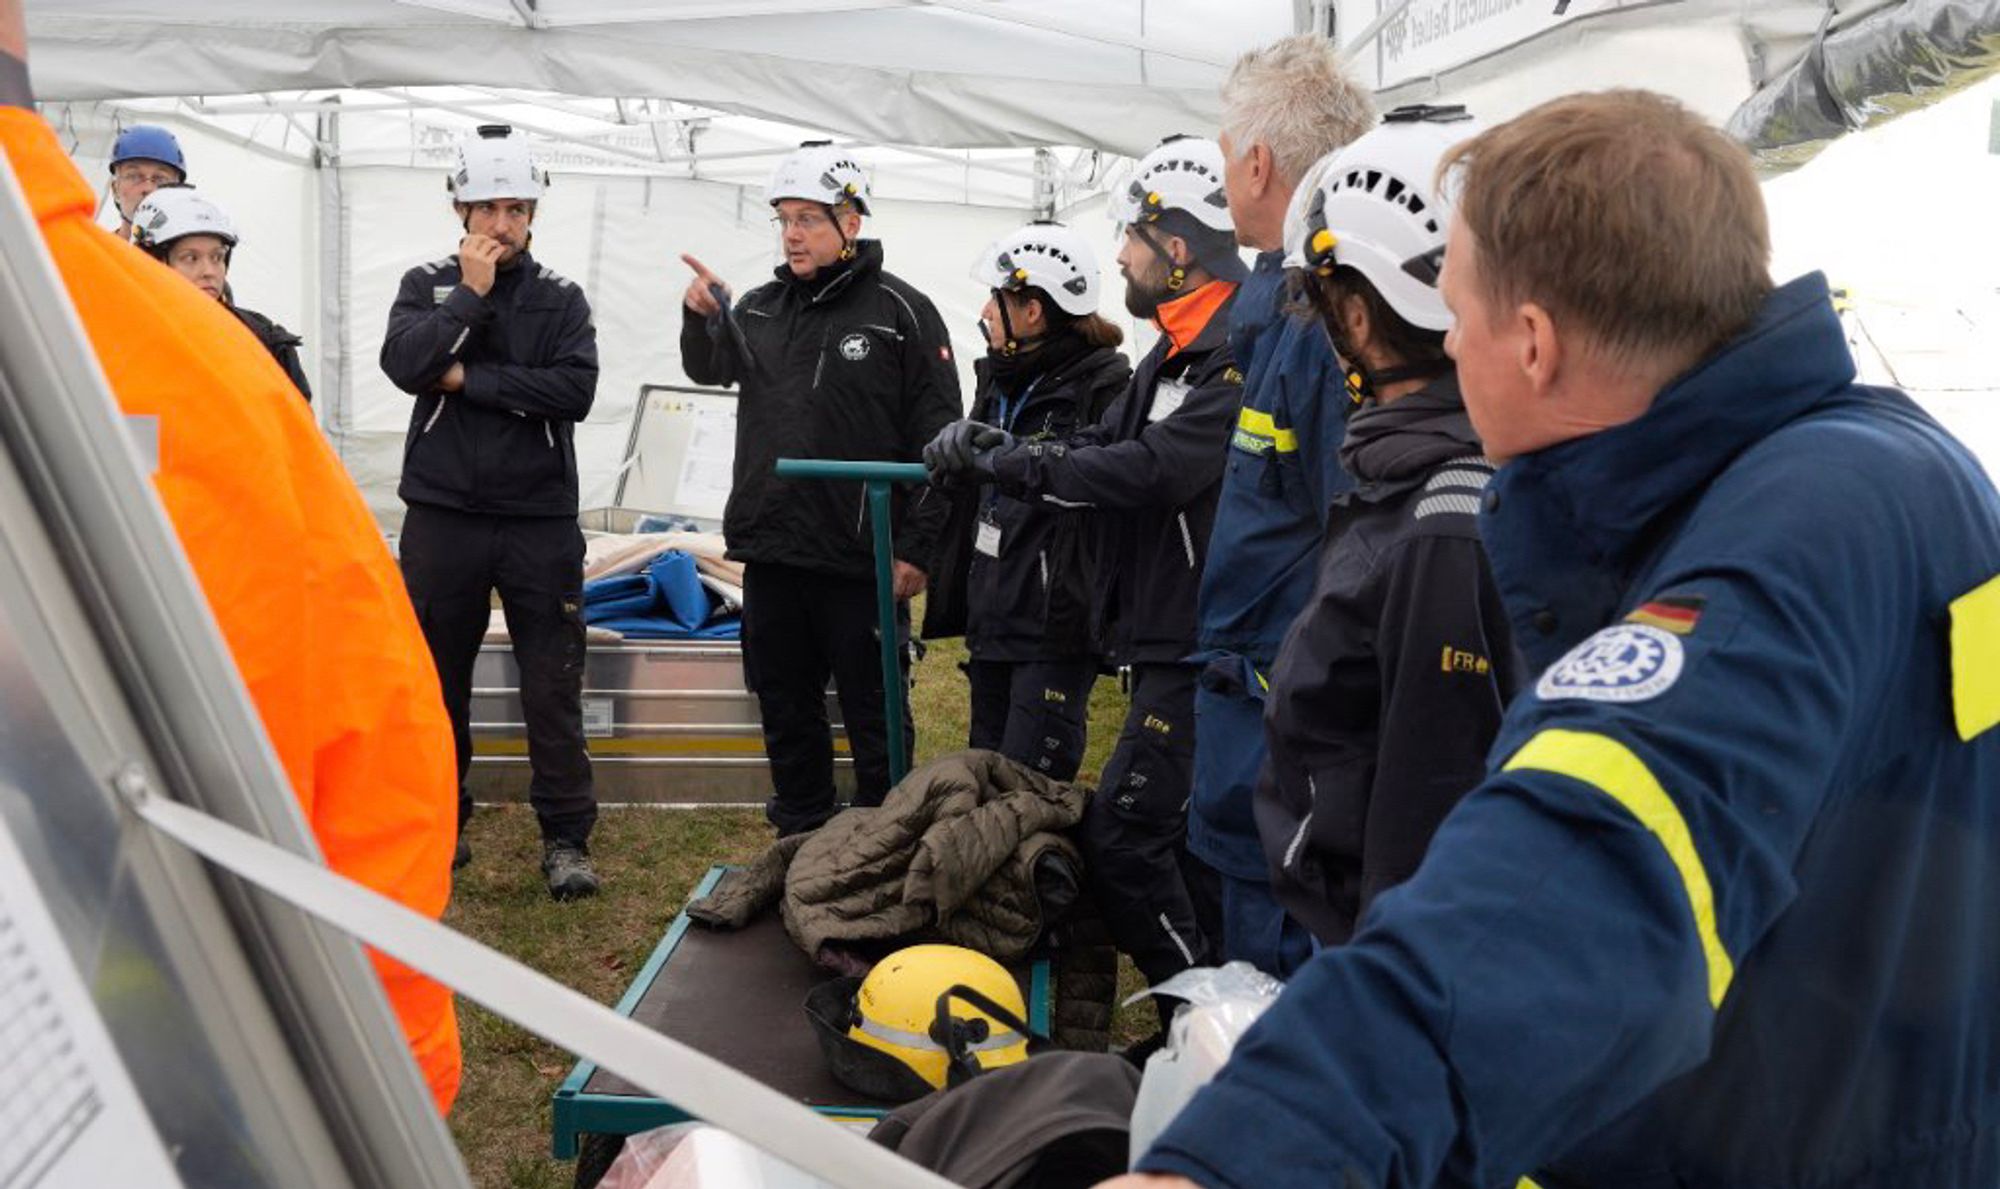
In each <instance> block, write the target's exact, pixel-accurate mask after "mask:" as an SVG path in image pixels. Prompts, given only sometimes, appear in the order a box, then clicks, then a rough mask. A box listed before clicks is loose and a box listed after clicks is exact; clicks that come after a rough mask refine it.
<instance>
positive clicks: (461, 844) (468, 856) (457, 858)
mask: <svg viewBox="0 0 2000 1189" xmlns="http://www.w3.org/2000/svg"><path fill="white" fill-rule="evenodd" d="M470 862H472V848H471V847H470V846H467V845H466V844H465V839H463V838H461V839H459V840H458V848H457V849H456V850H454V851H452V852H451V869H452V870H453V871H456V870H458V869H459V868H461V867H463V866H465V865H466V864H467V863H470Z"/></svg>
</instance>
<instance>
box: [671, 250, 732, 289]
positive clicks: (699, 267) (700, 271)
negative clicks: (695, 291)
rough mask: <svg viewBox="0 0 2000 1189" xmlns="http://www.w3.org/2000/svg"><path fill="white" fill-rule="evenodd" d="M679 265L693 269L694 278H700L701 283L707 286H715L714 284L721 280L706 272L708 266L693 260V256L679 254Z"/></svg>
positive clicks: (683, 253)
mask: <svg viewBox="0 0 2000 1189" xmlns="http://www.w3.org/2000/svg"><path fill="white" fill-rule="evenodd" d="M681 263H683V264H685V265H687V266H688V267H689V268H691V269H693V270H694V275H695V276H697V277H700V278H701V279H702V281H703V282H705V283H707V284H711V285H712V284H716V283H718V282H719V281H720V280H721V279H722V278H720V277H718V276H716V275H715V274H714V273H712V272H710V271H708V266H707V265H705V264H703V263H702V262H701V261H699V260H696V259H695V258H694V257H693V256H690V255H689V254H688V253H686V252H682V253H681Z"/></svg>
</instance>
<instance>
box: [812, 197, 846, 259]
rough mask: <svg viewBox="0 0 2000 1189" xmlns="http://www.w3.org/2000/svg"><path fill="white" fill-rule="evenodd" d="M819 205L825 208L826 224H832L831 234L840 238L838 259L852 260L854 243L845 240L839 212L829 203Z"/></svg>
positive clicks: (844, 229)
mask: <svg viewBox="0 0 2000 1189" xmlns="http://www.w3.org/2000/svg"><path fill="white" fill-rule="evenodd" d="M820 205H821V206H823V207H825V208H826V218H827V222H829V223H832V224H833V233H834V234H835V235H837V236H839V237H840V258H841V259H842V260H852V259H854V241H853V240H851V239H848V238H847V228H845V227H842V226H841V225H840V212H839V211H837V210H835V209H833V204H832V203H830V202H822V203H820Z"/></svg>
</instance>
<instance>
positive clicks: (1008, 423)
mask: <svg viewBox="0 0 2000 1189" xmlns="http://www.w3.org/2000/svg"><path fill="white" fill-rule="evenodd" d="M1041 382H1042V378H1041V377H1040V376H1036V377H1035V378H1034V379H1032V380H1030V381H1028V386H1027V387H1026V388H1023V389H1022V390H1021V395H1019V396H1017V397H1015V398H1014V399H1013V400H1011V401H1010V400H1008V399H1007V394H1006V393H1005V392H1001V391H1000V390H999V389H998V388H997V387H996V388H995V389H994V399H995V402H996V404H997V405H998V406H999V413H1000V428H1001V429H1004V430H1006V431H1007V432H1008V433H1013V432H1014V419H1015V418H1017V417H1019V416H1020V415H1021V413H1022V412H1023V411H1024V410H1026V409H1027V407H1028V398H1029V397H1032V396H1033V395H1035V386H1036V385H1038V384H1040V383H1041Z"/></svg>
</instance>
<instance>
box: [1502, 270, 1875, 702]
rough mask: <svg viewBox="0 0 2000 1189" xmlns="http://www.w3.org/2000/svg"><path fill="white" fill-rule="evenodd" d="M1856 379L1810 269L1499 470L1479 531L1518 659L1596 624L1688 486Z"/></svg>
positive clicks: (1540, 655)
mask: <svg viewBox="0 0 2000 1189" xmlns="http://www.w3.org/2000/svg"><path fill="white" fill-rule="evenodd" d="M1853 381H1854V359H1853V357H1852V356H1851V355H1850V354H1849V353H1848V350H1847V340H1846V336H1845V335H1844V334H1843V333H1842V331H1841V327H1840V319H1839V316H1838V315H1837V314H1835V313H1834V309H1833V301H1832V297H1831V295H1830V294H1829V293H1828V291H1827V286H1826V278H1825V277H1823V276H1822V275H1820V274H1819V273H1811V274H1809V275H1807V276H1804V277H1800V278H1799V279H1797V280H1795V281H1793V282H1791V283H1790V284H1788V285H1785V286H1783V287H1781V288H1779V289H1778V290H1776V291H1775V292H1773V293H1772V294H1771V296H1770V297H1769V298H1767V299H1766V300H1765V303H1764V307H1763V309H1762V310H1761V311H1760V312H1759V314H1758V316H1757V319H1756V321H1755V322H1753V323H1752V324H1751V326H1750V329H1749V330H1747V331H1745V332H1744V333H1743V334H1742V335H1741V336H1739V337H1738V338H1737V339H1735V340H1734V341H1732V342H1730V343H1729V344H1727V345H1726V346H1724V347H1723V348H1722V349H1721V350H1719V351H1717V352H1716V353H1715V354H1714V355H1711V356H1709V357H1708V358H1707V359H1705V360H1703V361H1702V362H1701V363H1700V364H1698V365H1696V366H1695V367H1694V368H1693V369H1692V370H1690V371H1688V372H1686V373H1684V374H1683V375H1681V376H1680V377H1679V378H1678V379H1676V380H1674V381H1673V382H1672V383H1670V384H1668V385H1667V387H1665V388H1664V389H1662V390H1661V391H1660V394H1659V395H1658V396H1657V397H1655V398H1654V400H1653V404H1652V407H1651V408H1649V409H1648V410H1647V411H1646V412H1645V413H1644V414H1643V415H1641V416H1640V417H1639V418H1637V419H1636V420H1633V421H1630V422H1627V423H1626V424H1624V425H1620V426H1617V427H1615V428H1612V429H1608V430H1604V431H1603V432H1601V433H1595V434H1591V435H1589V436H1588V437H1583V438H1577V439H1574V440H1572V441H1568V442H1564V443H1561V444H1560V445H1556V446H1552V447H1550V448H1549V449H1547V450H1542V451H1539V452H1537V453H1535V454H1530V455H1526V456H1524V457H1521V458H1518V459H1515V460H1513V461H1512V462H1510V463H1508V464H1507V465H1506V466H1504V467H1502V468H1501V469H1500V471H1499V473H1498V474H1497V475H1496V476H1495V477H1494V480H1493V484H1492V486H1491V487H1490V488H1489V489H1488V494H1487V499H1486V510H1485V511H1484V512H1483V513H1482V514H1481V516H1480V531H1481V533H1482V535H1483V536H1484V537H1485V540H1486V546H1487V551H1488V553H1489V554H1490V556H1491V559H1492V563H1493V569H1494V576H1495V578H1496V579H1497V580H1498V582H1499V585H1500V591H1501V594H1502V596H1503V597H1504V598H1505V600H1506V602H1507V607H1508V611H1509V613H1510V615H1511V616H1512V617H1513V618H1514V620H1515V621H1516V626H1517V627H1519V628H1521V629H1522V630H1521V631H1520V633H1519V636H1518V639H1519V641H1520V643H1521V647H1522V650H1523V651H1524V652H1525V653H1527V654H1528V658H1529V660H1530V661H1531V662H1534V663H1536V664H1547V663H1549V662H1550V661H1553V660H1554V658H1555V657H1556V656H1557V655H1560V653H1561V652H1562V651H1563V650H1564V649H1566V648H1567V647H1568V646H1569V645H1571V644H1574V643H1575V642H1576V641H1577V640H1580V639H1581V638H1582V637H1584V636H1585V635H1587V634H1589V633H1590V632H1592V631H1595V630H1596V629H1597V628H1599V627H1600V626H1602V625H1603V624H1604V623H1605V622H1606V621H1607V620H1608V619H1609V618H1610V617H1611V616H1612V614H1613V613H1614V612H1615V611H1616V609H1617V607H1618V605H1619V603H1620V602H1621V601H1622V600H1623V599H1624V597H1625V594H1626V591H1625V587H1626V585H1627V584H1628V583H1629V582H1630V581H1631V580H1632V579H1633V578H1634V577H1635V576H1636V573H1637V570H1638V568H1639V567H1640V566H1641V565H1642V564H1643V563H1644V561H1645V560H1646V555H1647V554H1648V553H1650V551H1651V549H1652V548H1653V547H1654V546H1656V545H1658V544H1659V543H1660V539H1661V537H1662V535H1663V534H1664V532H1665V531H1666V530H1667V529H1668V528H1670V527H1671V524H1672V522H1673V520H1674V518H1675V517H1676V516H1677V515H1678V514H1679V513H1681V512H1682V511H1683V510H1684V509H1685V508H1686V507H1687V506H1688V505H1689V504H1690V503H1691V500H1692V497H1694V496H1696V495H1698V494H1699V493H1700V492H1701V491H1702V490H1704V489H1705V488H1707V486H1708V485H1709V484H1710V483H1711V482H1713V481H1714V480H1715V478H1716V477H1717V476H1718V475H1720V474H1721V473H1722V472H1723V471H1724V470H1725V469H1727V468H1728V466H1729V464H1730V463H1731V462H1732V461H1733V460H1734V459H1735V458H1736V457H1737V455H1739V454H1740V453H1742V452H1743V451H1744V450H1745V449H1747V448H1748V447H1750V446H1751V445H1753V444H1754V443H1756V442H1758V441H1759V440H1761V439H1763V438H1765V437H1768V436H1769V435H1771V434H1772V433H1774V432H1776V431H1777V430H1778V429H1779V428H1781V427H1782V426H1784V425H1785V424H1787V423H1789V422H1791V421H1793V420H1796V419H1797V418H1799V417H1800V416H1802V415H1804V414H1806V413H1808V412H1810V411H1811V410H1813V409H1814V408H1816V407H1818V406H1820V405H1822V404H1824V403H1826V402H1828V401H1829V400H1831V399H1833V398H1834V397H1835V396H1836V395H1837V394H1838V393H1840V392H1841V391H1842V390H1844V389H1845V388H1846V387H1847V386H1849V385H1850V384H1852V383H1853Z"/></svg>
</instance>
